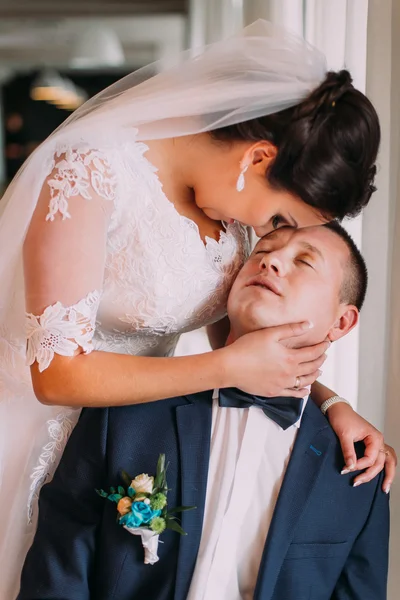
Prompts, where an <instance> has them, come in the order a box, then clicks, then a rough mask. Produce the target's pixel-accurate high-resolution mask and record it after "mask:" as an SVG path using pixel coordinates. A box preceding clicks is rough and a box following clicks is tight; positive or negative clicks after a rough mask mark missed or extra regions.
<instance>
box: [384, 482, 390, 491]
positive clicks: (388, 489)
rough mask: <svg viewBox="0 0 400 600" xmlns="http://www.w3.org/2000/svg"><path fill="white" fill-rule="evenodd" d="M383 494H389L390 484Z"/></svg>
mask: <svg viewBox="0 0 400 600" xmlns="http://www.w3.org/2000/svg"><path fill="white" fill-rule="evenodd" d="M384 492H385V494H388V493H389V492H390V483H389V485H387V486H386V487H385V489H384Z"/></svg>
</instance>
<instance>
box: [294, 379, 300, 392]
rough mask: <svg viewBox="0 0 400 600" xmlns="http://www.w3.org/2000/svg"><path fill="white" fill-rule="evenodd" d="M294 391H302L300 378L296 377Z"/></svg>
mask: <svg viewBox="0 0 400 600" xmlns="http://www.w3.org/2000/svg"><path fill="white" fill-rule="evenodd" d="M293 389H294V390H299V389H300V377H296V383H295V384H294V387H293Z"/></svg>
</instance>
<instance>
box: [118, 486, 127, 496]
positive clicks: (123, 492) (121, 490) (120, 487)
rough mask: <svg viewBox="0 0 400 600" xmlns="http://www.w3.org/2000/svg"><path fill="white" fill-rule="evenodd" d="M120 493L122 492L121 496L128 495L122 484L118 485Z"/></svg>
mask: <svg viewBox="0 0 400 600" xmlns="http://www.w3.org/2000/svg"><path fill="white" fill-rule="evenodd" d="M118 494H121V496H126V494H125V489H124V488H123V487H122V485H119V486H118Z"/></svg>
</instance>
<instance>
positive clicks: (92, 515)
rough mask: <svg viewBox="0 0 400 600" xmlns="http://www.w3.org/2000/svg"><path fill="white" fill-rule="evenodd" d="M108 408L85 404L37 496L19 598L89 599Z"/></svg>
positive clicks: (45, 599) (103, 477)
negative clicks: (34, 527)
mask: <svg viewBox="0 0 400 600" xmlns="http://www.w3.org/2000/svg"><path fill="white" fill-rule="evenodd" d="M107 420H108V410H107V409H85V410H83V412H82V415H81V417H80V420H79V421H78V424H77V425H76V427H75V429H74V431H73V432H72V435H71V437H70V439H69V441H68V444H67V446H66V448H65V451H64V454H63V457H62V459H61V462H60V465H59V467H58V469H57V471H56V473H55V475H54V478H53V480H52V481H51V482H50V483H48V484H46V485H45V486H44V487H43V488H42V491H41V493H40V497H39V518H38V527H37V532H36V536H35V539H34V541H33V544H32V547H31V549H30V550H29V552H28V555H27V558H26V561H25V564H24V567H23V570H22V576H21V588H20V592H19V595H18V598H17V600H50V599H51V600H89V599H90V598H93V596H91V590H90V582H91V575H92V571H93V567H94V560H95V543H96V542H95V540H96V530H97V527H98V525H99V522H100V519H101V515H102V512H103V509H104V503H105V501H104V500H103V499H102V498H100V497H99V496H98V495H97V494H96V492H95V489H96V488H99V487H101V486H102V485H103V484H104V482H105V481H106V472H105V462H106V461H105V457H106V443H107Z"/></svg>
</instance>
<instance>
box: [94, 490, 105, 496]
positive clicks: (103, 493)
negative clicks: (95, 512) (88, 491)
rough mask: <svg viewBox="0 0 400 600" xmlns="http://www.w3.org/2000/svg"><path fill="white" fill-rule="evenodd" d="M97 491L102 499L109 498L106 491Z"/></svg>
mask: <svg viewBox="0 0 400 600" xmlns="http://www.w3.org/2000/svg"><path fill="white" fill-rule="evenodd" d="M95 491H96V494H98V495H99V496H101V497H102V498H107V497H108V494H107V492H105V491H104V490H95Z"/></svg>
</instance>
